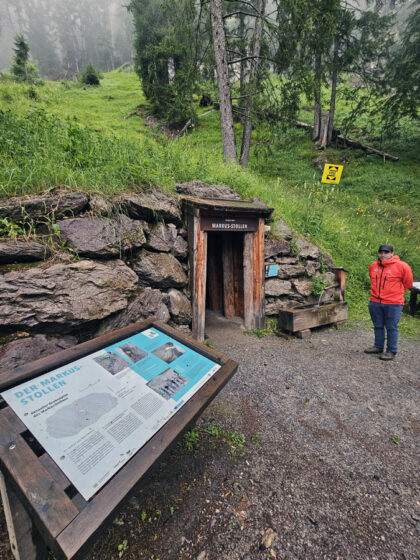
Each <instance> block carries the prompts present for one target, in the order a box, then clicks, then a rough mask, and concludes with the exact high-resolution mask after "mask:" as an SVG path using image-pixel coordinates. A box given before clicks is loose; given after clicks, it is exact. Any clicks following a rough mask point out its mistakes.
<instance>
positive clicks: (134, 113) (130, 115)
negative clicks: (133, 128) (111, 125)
mask: <svg viewBox="0 0 420 560" xmlns="http://www.w3.org/2000/svg"><path fill="white" fill-rule="evenodd" d="M137 114H138V113H137V109H136V110H135V111H131V113H128V115H125V116H124V117H123V119H124V120H125V119H129V118H130V117H134V115H137Z"/></svg>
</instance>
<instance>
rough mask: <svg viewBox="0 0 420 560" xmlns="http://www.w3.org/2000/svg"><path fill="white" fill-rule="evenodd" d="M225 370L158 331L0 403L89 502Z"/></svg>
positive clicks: (43, 378)
mask: <svg viewBox="0 0 420 560" xmlns="http://www.w3.org/2000/svg"><path fill="white" fill-rule="evenodd" d="M219 368H220V366H219V365H218V364H216V363H215V362H214V361H212V360H209V359H208V358H206V357H205V356H202V355H201V354H199V353H198V352H196V351H194V350H192V349H191V348H189V347H188V346H185V345H184V344H182V343H181V342H178V341H177V340H174V339H173V338H171V337H170V336H168V335H166V334H164V333H163V332H161V331H160V330H159V329H157V328H155V327H152V328H150V329H147V330H144V331H142V332H140V333H138V334H136V335H134V336H131V337H129V338H127V339H125V340H122V341H119V342H118V343H116V344H113V345H110V346H107V347H106V348H103V349H102V350H99V351H97V352H95V353H93V354H90V355H89V356H86V357H84V358H81V359H80V360H76V361H74V362H72V363H70V364H67V365H66V366H63V367H62V368H58V369H56V370H53V371H50V372H48V373H46V374H43V375H40V376H38V377H36V378H35V379H32V380H30V381H27V382H25V383H22V384H20V385H18V386H16V387H14V388H12V389H8V390H7V391H4V392H3V393H2V397H3V398H4V399H5V401H6V402H7V403H8V404H9V406H10V407H11V408H12V409H13V410H14V411H15V413H16V414H17V415H18V416H19V418H20V419H21V420H22V422H24V424H25V425H26V426H27V427H28V429H29V430H30V431H31V432H32V434H33V435H34V436H35V437H36V439H37V440H38V441H39V443H40V444H41V445H42V446H43V447H44V449H45V450H46V451H47V452H48V453H49V455H50V456H51V457H52V458H53V460H54V461H55V462H56V463H57V465H58V466H59V467H60V468H61V470H62V471H63V472H64V473H65V475H66V476H67V477H68V478H69V480H70V481H71V482H72V483H73V485H74V486H75V487H76V488H77V490H78V491H79V492H80V493H81V494H82V496H83V497H84V498H85V499H86V500H88V499H89V498H91V497H92V496H93V495H94V494H95V493H96V492H97V491H98V490H99V488H101V486H103V485H104V484H105V483H106V482H107V481H108V480H109V479H110V478H111V477H112V476H113V475H114V474H115V473H116V472H117V471H118V470H119V469H120V468H121V467H122V466H123V465H124V464H125V463H126V462H127V461H128V460H129V459H130V457H132V456H133V454H134V453H136V452H137V451H138V450H139V449H140V448H141V447H143V445H144V444H145V443H146V442H147V441H148V440H149V439H150V438H151V437H153V435H154V434H155V433H156V432H157V431H158V430H159V429H160V428H161V427H162V426H163V425H164V424H165V423H166V422H167V421H168V420H169V419H170V418H171V417H172V416H173V415H174V414H175V413H176V412H177V410H179V409H180V408H181V407H182V406H183V405H184V404H185V403H186V402H187V401H188V400H189V399H190V398H191V397H192V396H193V395H194V394H195V393H196V392H197V391H198V389H199V388H200V387H201V386H202V385H204V383H206V382H207V381H208V379H210V377H211V376H212V375H214V374H215V373H216V371H217V370H218V369H219Z"/></svg>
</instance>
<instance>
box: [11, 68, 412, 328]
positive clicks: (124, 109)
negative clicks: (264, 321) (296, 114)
mask: <svg viewBox="0 0 420 560" xmlns="http://www.w3.org/2000/svg"><path fill="white" fill-rule="evenodd" d="M34 90H35V92H34ZM138 106H140V107H141V109H140V112H141V115H142V117H144V116H146V115H147V111H148V109H147V103H146V101H145V99H144V97H143V95H142V92H141V88H140V86H139V82H138V78H137V76H136V75H135V74H134V73H126V72H125V71H115V72H111V73H109V74H105V76H104V79H103V80H102V81H101V86H99V87H91V88H88V89H87V90H85V89H83V87H82V86H80V85H79V84H74V83H52V82H46V83H45V84H44V85H43V86H40V87H36V88H32V89H31V88H29V87H28V86H25V85H22V84H15V83H13V82H10V81H8V80H1V79H0V110H1V111H2V112H0V158H1V161H2V165H1V166H0V196H3V197H6V196H14V195H22V194H30V193H38V192H42V191H43V190H45V188H48V187H50V186H54V185H65V186H67V187H69V188H73V189H83V190H86V191H88V192H101V193H103V194H104V195H105V196H112V195H113V194H117V193H120V192H123V191H132V190H135V189H138V188H142V187H144V186H149V185H158V186H160V187H162V188H164V189H167V190H174V187H175V185H176V184H177V183H179V182H184V181H188V180H193V179H200V180H202V181H205V182H208V183H213V184H227V185H229V186H231V187H233V188H234V189H235V190H236V191H238V192H239V193H240V194H241V195H242V196H243V197H246V198H250V197H254V196H257V197H260V198H262V199H263V200H265V201H266V202H267V203H268V204H269V205H270V206H272V207H273V208H274V209H275V215H274V216H275V218H281V219H283V220H285V221H286V222H287V223H288V224H289V226H290V227H292V229H293V230H295V231H296V232H300V233H302V234H307V235H308V237H309V238H310V239H311V240H313V241H314V242H316V243H317V244H318V245H319V246H320V247H321V248H322V249H323V250H324V251H327V252H329V253H331V255H332V256H333V259H334V262H335V264H336V265H337V266H344V267H345V268H346V269H348V270H349V274H348V286H347V292H346V299H347V300H348V302H349V308H350V316H351V317H352V318H353V319H361V320H364V321H366V320H368V319H367V303H368V300H369V282H368V277H367V267H368V265H369V263H370V262H371V261H372V260H373V259H374V258H375V257H376V250H377V247H378V245H379V244H380V243H386V242H389V243H392V244H393V245H394V247H395V248H396V252H397V254H399V255H400V257H401V258H403V259H404V260H406V261H407V262H409V263H410V265H411V266H412V268H413V270H414V274H415V276H416V277H420V256H419V254H418V247H419V246H420V234H419V229H418V224H419V200H420V197H419V196H418V195H419V185H420V176H419V165H418V164H419V155H418V153H417V152H416V150H415V148H413V146H416V144H417V145H418V141H419V139H420V131H419V127H418V125H417V126H415V125H413V124H412V123H406V125H405V138H404V136H400V137H393V138H391V139H390V140H389V142H388V144H387V145H386V149H387V151H389V152H391V153H395V155H399V156H400V157H401V160H400V161H399V162H389V161H387V162H385V163H384V162H383V161H382V160H381V158H378V157H377V156H372V155H367V154H366V153H364V152H359V151H351V150H343V151H340V150H334V149H328V151H327V152H326V153H325V155H326V156H327V159H328V161H329V162H336V163H341V164H343V165H344V172H343V176H342V180H341V183H340V185H324V184H322V183H321V182H320V179H321V175H322V172H321V170H319V169H318V168H317V167H315V166H314V164H313V160H314V158H315V157H316V156H317V155H319V152H318V151H317V150H316V148H315V146H314V145H313V143H312V142H311V140H310V138H309V137H308V135H307V134H306V133H305V132H304V131H302V130H298V129H284V128H282V127H280V126H279V127H278V129H277V130H275V131H273V129H272V127H271V129H270V130H269V129H267V128H266V127H263V126H259V127H258V129H257V130H256V131H255V132H254V135H253V146H252V150H251V158H250V166H249V169H248V170H243V169H242V168H240V167H239V166H237V165H235V164H229V165H226V164H225V163H224V162H223V158H222V153H221V140H220V125H219V114H218V112H213V113H211V114H208V115H205V116H203V117H202V118H200V119H199V127H197V128H196V129H195V130H194V131H192V132H190V133H189V134H188V135H187V136H184V137H183V138H181V139H173V138H171V137H167V136H165V135H164V134H163V133H161V132H160V130H159V128H157V127H151V126H147V125H146V121H145V119H144V118H139V117H138V116H134V117H132V118H129V119H125V120H124V119H123V116H124V115H127V114H128V113H130V112H131V111H133V110H134V109H136V107H138ZM340 111H343V112H344V111H345V106H344V105H340V103H339V107H338V118H339V117H340ZM199 112H201V113H202V112H203V110H200V111H199ZM305 116H306V118H307V119H309V117H310V114H309V113H307V114H306V115H305V114H303V115H302V116H301V118H304V117H305ZM236 131H237V135H238V144H239V140H240V126H239V125H236ZM384 149H385V147H384ZM401 331H402V332H403V333H406V334H412V335H419V334H420V326H419V321H418V319H417V318H416V319H413V318H411V317H408V316H404V320H403V321H402V323H401Z"/></svg>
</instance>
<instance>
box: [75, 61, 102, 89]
mask: <svg viewBox="0 0 420 560" xmlns="http://www.w3.org/2000/svg"><path fill="white" fill-rule="evenodd" d="M100 79H101V73H100V71H99V70H98V69H97V68H95V67H94V66H93V64H92V62H90V61H89V62H88V63H87V66H86V68H85V69H84V70H83V72H82V74H81V76H80V81H81V82H82V84H86V85H88V86H99V82H100Z"/></svg>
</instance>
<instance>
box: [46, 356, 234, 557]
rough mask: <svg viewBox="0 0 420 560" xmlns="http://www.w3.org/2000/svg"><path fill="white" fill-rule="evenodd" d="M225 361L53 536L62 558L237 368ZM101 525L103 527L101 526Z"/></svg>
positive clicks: (84, 541) (74, 551)
mask: <svg viewBox="0 0 420 560" xmlns="http://www.w3.org/2000/svg"><path fill="white" fill-rule="evenodd" d="M237 367H238V364H237V363H236V362H234V361H233V360H228V361H227V362H226V364H225V365H224V366H222V368H221V369H220V370H219V371H218V372H217V373H216V374H215V375H214V376H213V377H212V378H211V379H210V380H209V381H208V382H207V383H206V384H205V385H203V387H201V389H199V391H197V393H196V394H195V395H194V396H193V397H192V398H191V399H190V400H189V401H188V402H187V403H186V404H185V405H184V406H183V407H182V408H181V409H180V410H179V411H178V412H177V414H176V415H175V416H173V417H172V418H171V419H170V420H169V421H168V422H167V423H166V424H165V426H163V427H162V428H161V429H160V430H159V432H157V433H156V434H155V435H154V436H153V438H152V439H151V440H149V442H148V443H146V445H145V446H144V447H143V448H142V449H141V450H140V451H139V452H138V453H136V455H135V456H134V457H133V458H132V459H131V460H130V461H129V462H128V463H127V464H126V465H125V466H124V468H123V469H121V471H119V472H118V473H117V474H116V475H115V476H114V477H113V478H112V479H111V480H110V481H109V482H108V484H107V485H106V486H105V487H104V488H103V489H102V490H101V491H100V492H99V493H98V494H97V496H95V497H94V498H93V499H92V500H91V501H90V502H89V503H88V504H87V506H86V508H85V509H84V510H83V511H81V512H80V514H79V515H78V517H77V518H76V519H75V520H74V521H73V522H72V523H71V524H70V525H69V526H68V527H67V528H66V529H64V531H63V532H62V533H61V534H60V535H59V536H58V537H57V545H58V546H59V548H60V550H61V551H62V553H63V554H64V555H65V557H66V558H68V559H72V558H75V557H76V555H77V557H80V555H81V554H82V552H83V551H84V550H85V549H86V547H87V546H88V545H89V544H90V542H91V540H92V539H93V538H94V536H95V534H96V533H97V532H98V531H99V530H100V529H101V526H103V524H104V523H105V522H106V521H111V520H112V519H113V516H114V511H115V509H116V508H117V507H118V505H119V504H121V502H122V501H123V500H124V499H125V498H126V497H127V496H128V495H129V493H130V491H131V490H132V489H133V487H134V486H135V484H137V483H138V481H139V480H140V479H141V478H142V477H143V476H144V474H145V473H146V472H147V471H148V470H149V469H150V468H151V467H152V465H153V464H154V463H155V462H156V461H157V460H158V459H159V457H161V456H162V455H163V453H164V452H165V451H166V450H167V448H168V447H169V446H170V445H171V444H172V443H174V442H175V441H176V439H177V438H178V437H179V436H180V434H182V433H183V431H184V429H185V427H186V426H188V425H189V424H190V423H191V422H194V421H195V420H196V419H197V418H198V416H199V415H200V414H201V412H202V411H203V410H204V408H205V407H206V406H207V405H208V404H209V403H210V402H211V401H212V400H213V398H214V397H215V396H216V394H217V393H218V392H219V391H220V390H221V389H222V388H223V387H224V385H225V384H226V383H227V382H228V380H229V379H230V378H231V377H232V375H233V374H234V373H235V371H236V370H237ZM102 528H103V527H102Z"/></svg>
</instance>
